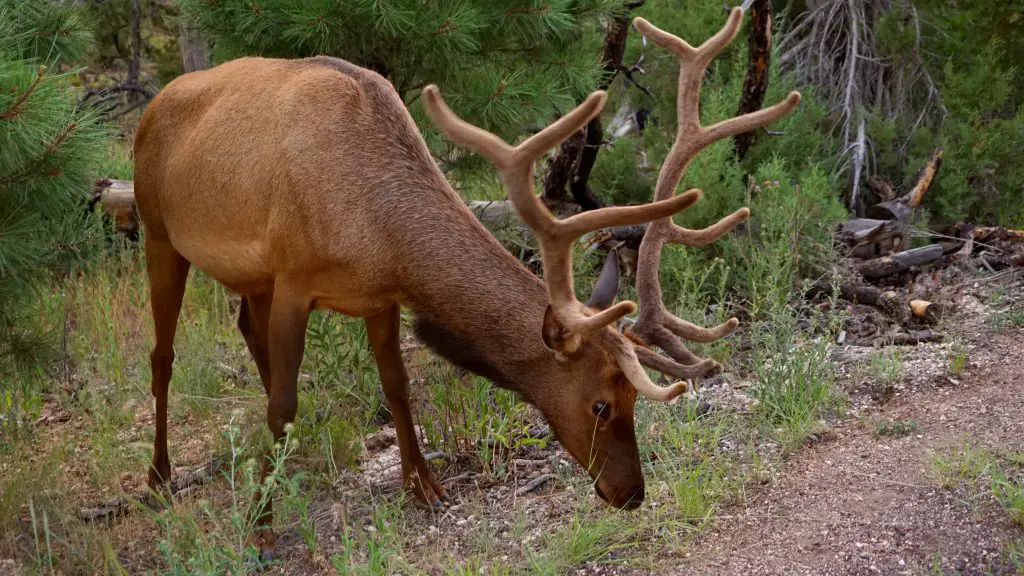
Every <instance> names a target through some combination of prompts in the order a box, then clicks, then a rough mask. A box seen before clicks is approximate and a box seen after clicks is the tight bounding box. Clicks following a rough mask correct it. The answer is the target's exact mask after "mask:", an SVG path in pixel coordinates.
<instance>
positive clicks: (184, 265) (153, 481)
mask: <svg viewBox="0 0 1024 576" xmlns="http://www.w3.org/2000/svg"><path fill="white" fill-rule="evenodd" d="M189 266H190V265H189V262H188V260H186V259H185V258H184V257H183V256H182V255H181V254H179V253H178V252H177V251H176V250H175V249H174V247H173V246H171V244H170V242H169V241H167V240H161V239H158V238H156V237H154V236H147V237H146V272H147V274H148V276H149V291H150V306H151V307H152V311H153V327H154V331H155V334H154V343H153V351H152V353H151V354H150V356H149V359H150V364H151V366H152V381H151V385H150V388H151V390H152V393H153V397H154V399H155V400H156V413H155V415H154V421H155V428H156V432H155V436H154V439H153V465H152V467H150V469H149V486H150V488H152V489H154V490H156V489H157V488H159V487H160V486H162V485H163V484H164V483H165V482H167V481H168V480H170V478H171V461H170V457H169V456H168V453H167V389H168V387H169V385H170V382H171V370H172V366H173V364H174V333H175V331H176V330H177V325H178V314H179V313H180V312H181V301H182V298H183V297H184V295H185V281H186V280H187V279H188V270H189Z"/></svg>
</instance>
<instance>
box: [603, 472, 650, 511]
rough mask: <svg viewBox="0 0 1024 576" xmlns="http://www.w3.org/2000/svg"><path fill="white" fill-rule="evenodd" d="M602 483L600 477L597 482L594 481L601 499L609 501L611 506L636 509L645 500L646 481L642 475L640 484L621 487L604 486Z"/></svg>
mask: <svg viewBox="0 0 1024 576" xmlns="http://www.w3.org/2000/svg"><path fill="white" fill-rule="evenodd" d="M602 484H603V483H602V482H601V479H600V478H599V479H598V480H597V482H595V483H594V491H596V492H597V495H598V496H599V497H600V498H601V500H604V501H605V502H607V503H608V505H609V506H614V507H616V508H619V509H622V510H636V509H637V508H639V507H640V504H642V503H643V501H644V481H643V478H642V477H641V478H640V482H639V483H638V484H635V485H630V486H625V487H621V488H616V487H613V486H605V487H603V488H602ZM605 490H607V492H605Z"/></svg>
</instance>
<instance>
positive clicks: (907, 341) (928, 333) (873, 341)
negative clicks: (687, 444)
mask: <svg viewBox="0 0 1024 576" xmlns="http://www.w3.org/2000/svg"><path fill="white" fill-rule="evenodd" d="M944 338H945V336H944V335H943V334H940V333H939V332H935V331H934V330H909V331H907V332H896V333H895V334H889V335H887V336H882V337H879V338H859V339H856V340H850V341H848V342H847V344H849V345H850V346H866V347H867V346H870V347H875V346H913V345H916V344H923V343H927V342H942V340H943V339H944Z"/></svg>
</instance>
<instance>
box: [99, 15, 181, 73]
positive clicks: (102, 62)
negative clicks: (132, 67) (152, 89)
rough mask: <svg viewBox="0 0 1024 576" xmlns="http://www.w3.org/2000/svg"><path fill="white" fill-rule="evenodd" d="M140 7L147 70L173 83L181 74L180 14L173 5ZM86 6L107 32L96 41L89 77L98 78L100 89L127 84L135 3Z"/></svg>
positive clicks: (143, 54) (143, 56)
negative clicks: (122, 82) (121, 82)
mask: <svg viewBox="0 0 1024 576" xmlns="http://www.w3.org/2000/svg"><path fill="white" fill-rule="evenodd" d="M138 3H139V10H140V12H141V14H140V18H139V32H140V34H139V35H140V36H141V40H142V44H141V49H142V62H143V66H144V69H145V71H147V72H151V73H152V74H153V76H154V77H155V79H156V80H158V81H159V82H161V83H167V82H170V81H171V80H173V79H174V77H175V76H177V75H179V74H181V56H180V55H179V52H178V11H177V9H176V8H175V6H174V4H173V3H170V2H161V1H159V0H138ZM83 4H84V5H85V9H86V10H87V11H88V14H89V15H90V17H91V19H92V20H93V21H95V22H101V23H102V24H103V32H104V33H103V34H102V35H99V36H98V37H97V43H96V47H95V49H94V50H93V52H92V54H90V56H91V58H90V60H91V62H90V73H93V74H96V78H95V80H96V82H95V84H96V85H98V86H103V87H106V86H111V85H115V84H117V83H119V82H120V81H123V80H124V76H125V75H126V74H127V68H128V63H129V62H130V61H131V59H132V18H133V13H132V12H133V10H132V0H85V1H84V2H83ZM150 65H151V66H150ZM113 76H120V78H117V79H115V78H114V77H113Z"/></svg>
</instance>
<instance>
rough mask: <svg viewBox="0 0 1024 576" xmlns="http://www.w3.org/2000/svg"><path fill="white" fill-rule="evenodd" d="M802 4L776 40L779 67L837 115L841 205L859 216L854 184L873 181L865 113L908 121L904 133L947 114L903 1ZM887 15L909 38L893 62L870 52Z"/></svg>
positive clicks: (910, 9)
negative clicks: (903, 54)
mask: <svg viewBox="0 0 1024 576" xmlns="http://www.w3.org/2000/svg"><path fill="white" fill-rule="evenodd" d="M807 6H808V9H807V10H806V11H805V12H803V13H802V14H800V15H799V16H798V17H797V18H796V19H795V20H794V21H793V23H792V24H791V25H790V26H788V29H787V31H786V32H785V34H783V35H782V36H781V37H780V39H779V42H778V50H779V54H780V55H779V65H780V67H781V68H782V69H784V70H787V71H790V72H792V73H793V74H794V75H795V77H796V80H797V81H798V82H799V83H801V84H807V85H812V86H815V87H816V94H817V96H818V97H819V98H820V99H821V100H822V101H823V102H824V103H825V104H826V105H827V106H828V107H829V110H830V112H831V113H832V115H833V117H835V118H837V123H836V125H835V129H836V130H838V131H839V132H840V133H841V143H842V146H843V153H844V156H845V168H846V169H847V171H848V174H849V175H850V191H849V194H848V196H847V199H846V200H847V205H848V206H849V207H850V208H851V209H852V210H854V212H855V213H856V214H857V215H858V216H862V215H863V214H864V209H865V203H864V199H863V196H862V195H861V193H860V188H861V182H862V181H865V180H867V179H869V178H870V177H871V176H872V174H873V169H872V166H873V164H874V158H873V153H874V147H873V143H872V142H871V140H870V136H869V135H868V133H867V114H868V113H870V112H879V113H882V114H883V115H885V116H887V117H891V116H895V115H903V116H906V117H909V118H913V119H914V124H913V125H912V127H911V128H910V130H909V131H908V133H913V131H914V130H915V129H916V128H917V127H918V126H921V125H924V124H927V123H941V121H942V120H943V119H944V118H945V115H946V109H945V107H944V106H943V105H942V101H941V99H940V97H939V92H938V89H937V88H936V86H935V82H934V81H933V80H932V77H931V74H930V73H929V71H928V68H927V66H925V64H924V60H923V58H922V56H921V48H920V39H921V23H920V19H919V18H918V14H917V9H916V8H915V7H914V5H913V3H912V2H911V1H910V0H819V1H816V2H813V3H811V2H808V3H807ZM890 10H900V11H901V12H902V13H903V15H904V17H905V21H906V22H907V23H908V24H909V25H912V26H913V27H914V30H915V34H916V39H915V42H914V45H913V47H912V48H911V49H910V50H909V51H908V54H907V58H905V59H901V60H900V61H894V60H893V59H890V58H885V57H883V56H882V55H881V54H880V53H879V50H878V47H877V43H878V41H877V38H876V36H875V24H876V23H877V22H878V21H879V18H880V17H881V15H882V14H883V13H885V12H887V11H890ZM908 145H909V138H908V139H907V140H905V141H904V142H902V143H901V144H900V145H899V148H900V150H899V151H900V153H904V154H905V153H906V149H907V146H908Z"/></svg>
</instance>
